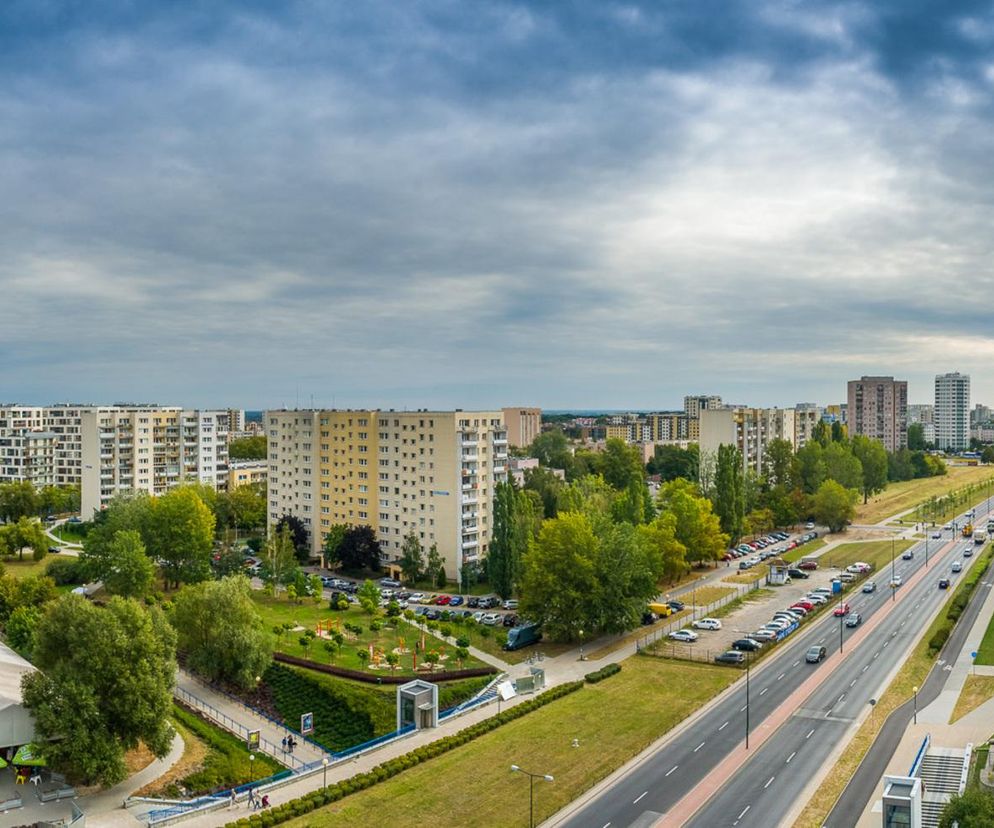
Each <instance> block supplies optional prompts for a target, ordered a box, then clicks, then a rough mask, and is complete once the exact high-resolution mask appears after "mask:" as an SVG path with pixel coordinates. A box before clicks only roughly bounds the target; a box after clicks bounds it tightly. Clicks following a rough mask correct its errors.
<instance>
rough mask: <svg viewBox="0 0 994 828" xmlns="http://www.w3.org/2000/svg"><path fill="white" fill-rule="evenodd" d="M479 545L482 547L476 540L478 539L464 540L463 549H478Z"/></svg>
mask: <svg viewBox="0 0 994 828" xmlns="http://www.w3.org/2000/svg"><path fill="white" fill-rule="evenodd" d="M479 545H480V542H479V541H478V540H476V538H471V539H467V538H463V541H462V548H463V550H466V549H476V548H477V547H478V546H479Z"/></svg>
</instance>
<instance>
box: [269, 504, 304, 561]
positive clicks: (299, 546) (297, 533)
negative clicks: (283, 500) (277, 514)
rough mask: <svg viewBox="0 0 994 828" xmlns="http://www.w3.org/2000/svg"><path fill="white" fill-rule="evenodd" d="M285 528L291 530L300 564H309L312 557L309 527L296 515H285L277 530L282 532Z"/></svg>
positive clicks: (278, 523) (294, 549)
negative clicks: (308, 561)
mask: <svg viewBox="0 0 994 828" xmlns="http://www.w3.org/2000/svg"><path fill="white" fill-rule="evenodd" d="M284 526H286V527H287V529H289V530H290V540H291V541H292V542H293V551H294V554H295V555H296V556H297V560H298V561H299V562H300V563H302V564H303V563H307V560H308V559H309V558H310V556H311V542H310V534H309V533H308V531H307V527H306V526H305V525H304V521H302V520H301V519H300V518H299V517H297V516H296V515H290V514H285V515H283V517H281V518H280V519H279V521H278V522H277V524H276V530H277V531H280V530H281V529H282V528H283V527H284Z"/></svg>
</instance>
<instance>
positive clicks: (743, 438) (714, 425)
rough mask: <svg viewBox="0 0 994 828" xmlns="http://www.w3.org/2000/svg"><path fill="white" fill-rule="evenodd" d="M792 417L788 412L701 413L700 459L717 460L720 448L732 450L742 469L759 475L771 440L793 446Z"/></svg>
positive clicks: (734, 410)
mask: <svg viewBox="0 0 994 828" xmlns="http://www.w3.org/2000/svg"><path fill="white" fill-rule="evenodd" d="M795 433H796V427H795V416H794V410H793V409H790V408H741V407H740V408H718V409H705V410H703V411H701V437H700V447H701V458H702V464H703V458H704V457H705V456H716V455H717V453H718V448H719V446H722V445H731V446H735V447H736V448H737V449H738V450H739V452H740V453H741V454H742V466H743V469H745V470H749V469H751V470H752V471H754V472H756V473H757V474H762V473H763V471H764V465H765V462H766V448H767V446H768V445H769V444H770V442H771V441H772V440H786V441H787V442H788V443H790V445H791V447H792V448H795V449H796V448H797V445H796V442H795Z"/></svg>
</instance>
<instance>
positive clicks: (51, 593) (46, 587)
mask: <svg viewBox="0 0 994 828" xmlns="http://www.w3.org/2000/svg"><path fill="white" fill-rule="evenodd" d="M57 596H58V591H57V590H56V589H55V582H54V581H53V580H52V579H51V578H49V577H47V576H44V575H29V576H27V577H25V578H18V577H16V576H14V575H10V574H3V575H0V625H5V624H6V623H7V621H8V620H9V619H10V617H11V616H12V615H13V614H14V612H15V611H16V610H17V609H18V608H20V607H42V606H44V605H45V604H47V603H48V602H49V601H52V600H54V599H55V598H56V597H57Z"/></svg>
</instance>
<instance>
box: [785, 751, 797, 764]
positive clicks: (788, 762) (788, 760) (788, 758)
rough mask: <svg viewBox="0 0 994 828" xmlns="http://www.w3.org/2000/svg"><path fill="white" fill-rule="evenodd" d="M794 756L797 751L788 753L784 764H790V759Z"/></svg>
mask: <svg viewBox="0 0 994 828" xmlns="http://www.w3.org/2000/svg"><path fill="white" fill-rule="evenodd" d="M795 756H797V751H796V750H795V751H794V752H793V753H792V754H790V756H788V757H787V762H786V764H788V765H789V764H790V760H791V759H793V758H794V757H795Z"/></svg>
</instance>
